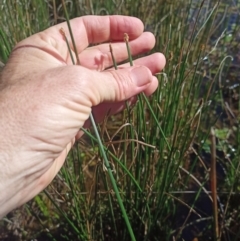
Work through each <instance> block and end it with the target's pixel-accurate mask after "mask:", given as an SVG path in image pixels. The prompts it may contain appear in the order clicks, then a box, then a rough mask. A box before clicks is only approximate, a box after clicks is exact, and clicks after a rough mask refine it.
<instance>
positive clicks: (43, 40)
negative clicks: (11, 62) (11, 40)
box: [17, 16, 143, 60]
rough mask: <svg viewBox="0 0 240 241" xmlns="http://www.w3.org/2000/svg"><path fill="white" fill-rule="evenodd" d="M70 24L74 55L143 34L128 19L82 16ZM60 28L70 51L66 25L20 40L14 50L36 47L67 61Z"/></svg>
mask: <svg viewBox="0 0 240 241" xmlns="http://www.w3.org/2000/svg"><path fill="white" fill-rule="evenodd" d="M70 24H71V29H72V32H73V36H74V40H75V43H76V47H77V52H78V53H80V52H81V51H82V50H84V49H85V48H86V47H87V46H88V45H89V44H96V43H102V42H109V41H122V40H123V34H124V33H128V35H129V38H130V40H132V39H136V38H137V37H139V36H140V35H141V34H142V32H143V23H142V22H141V21H140V20H139V19H137V18H134V17H128V16H84V17H80V18H75V19H72V20H71V21H70ZM61 29H63V30H64V32H65V34H66V37H67V39H68V41H69V44H70V47H71V49H73V43H72V41H71V38H70V34H69V31H68V27H67V23H66V22H64V23H61V24H58V25H56V26H53V27H51V28H48V29H46V30H45V31H43V32H40V33H38V34H35V35H33V36H31V37H29V38H27V39H25V40H23V41H22V42H20V43H19V44H18V45H17V47H18V48H19V47H21V46H30V47H38V48H40V49H42V50H44V51H48V52H49V53H50V54H53V53H54V52H55V53H58V54H59V55H60V56H61V57H62V58H63V59H64V60H67V59H68V57H69V56H68V49H67V45H66V41H65V38H64V36H63V35H62V34H61V32H60V30H61Z"/></svg>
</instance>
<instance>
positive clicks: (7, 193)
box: [0, 16, 165, 217]
mask: <svg viewBox="0 0 240 241" xmlns="http://www.w3.org/2000/svg"><path fill="white" fill-rule="evenodd" d="M71 27H72V31H73V34H74V38H75V42H76V45H77V51H78V56H79V59H80V64H81V65H80V66H73V65H72V62H71V58H70V56H69V52H68V49H67V45H66V42H65V40H64V38H63V35H62V34H61V33H60V29H61V28H62V29H64V31H65V32H66V36H67V38H68V39H69V41H70V35H69V32H68V28H67V24H66V23H62V24H59V25H56V26H54V27H51V28H49V29H47V30H45V31H43V32H40V33H38V34H35V35H33V36H31V37H29V38H27V39H25V40H23V41H22V42H20V43H19V44H17V46H16V47H15V48H14V50H13V52H12V54H11V56H10V58H9V61H8V63H7V64H6V66H5V68H4V70H3V72H2V74H1V76H0V133H1V138H0V166H1V168H0V193H1V195H0V217H4V216H5V215H6V214H7V213H8V212H10V211H11V210H13V209H14V208H16V207H18V206H20V205H22V204H24V203H26V202H27V201H29V200H30V199H32V198H33V197H34V196H36V195H37V194H38V193H39V192H41V191H42V190H43V189H44V188H45V187H46V186H47V185H49V183H50V182H51V181H52V180H53V178H54V177H55V176H56V174H57V173H58V171H59V170H60V168H61V167H62V165H63V163H64V161H65V159H66V156H67V154H68V152H69V151H70V149H71V147H72V146H73V144H74V142H75V141H76V140H77V139H78V138H80V137H81V135H82V132H81V131H80V129H81V127H83V126H88V125H89V120H88V119H89V115H90V113H91V112H93V116H94V117H95V119H96V120H97V121H101V120H102V119H103V118H104V116H105V115H106V114H107V113H109V112H110V114H114V113H117V112H119V111H121V110H122V109H123V108H124V105H125V101H126V100H129V101H130V102H134V101H135V98H136V95H137V94H139V93H141V92H144V93H145V94H146V95H151V94H152V93H153V92H154V91H155V90H156V88H157V86H158V80H157V78H156V77H155V76H154V75H155V74H156V73H159V72H160V71H161V70H162V69H163V68H164V65H165V57H164V56H163V55H162V54H161V53H155V54H152V55H150V56H147V57H144V58H140V59H137V60H135V61H134V67H129V65H123V66H120V68H119V69H118V70H114V68H111V69H108V68H110V67H111V66H112V65H113V63H112V59H111V54H110V52H109V45H108V42H109V41H111V42H112V47H113V51H114V56H115V59H116V61H117V62H121V61H123V60H125V59H127V51H126V46H125V43H124V42H123V36H124V33H128V35H129V44H130V48H131V51H132V55H137V54H141V53H145V52H147V51H149V50H151V49H152V48H153V46H154V44H155V38H154V36H153V35H152V34H151V33H148V32H143V23H142V22H141V21H140V20H139V19H137V18H133V17H124V16H104V17H100V16H85V17H81V18H76V19H73V20H71ZM70 42H71V41H70ZM99 43H102V44H99ZM89 44H98V45H96V46H94V47H88V46H89ZM72 49H73V47H72ZM105 69H108V70H105Z"/></svg>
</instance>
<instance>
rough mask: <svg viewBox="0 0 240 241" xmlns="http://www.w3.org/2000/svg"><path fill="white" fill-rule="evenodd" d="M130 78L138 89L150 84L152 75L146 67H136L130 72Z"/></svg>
mask: <svg viewBox="0 0 240 241" xmlns="http://www.w3.org/2000/svg"><path fill="white" fill-rule="evenodd" d="M131 77H132V79H133V81H134V83H135V85H136V86H138V87H140V86H143V85H146V84H148V83H150V82H151V79H152V75H151V72H150V70H149V69H148V68H146V67H136V68H134V69H132V70H131Z"/></svg>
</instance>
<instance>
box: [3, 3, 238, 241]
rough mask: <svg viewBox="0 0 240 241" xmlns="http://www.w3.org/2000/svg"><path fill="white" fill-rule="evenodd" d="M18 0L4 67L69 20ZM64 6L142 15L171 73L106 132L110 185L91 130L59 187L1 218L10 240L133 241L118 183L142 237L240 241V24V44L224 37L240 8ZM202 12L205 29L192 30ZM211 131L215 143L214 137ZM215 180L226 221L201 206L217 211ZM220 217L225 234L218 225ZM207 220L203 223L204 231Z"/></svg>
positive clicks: (7, 27)
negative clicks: (21, 47)
mask: <svg viewBox="0 0 240 241" xmlns="http://www.w3.org/2000/svg"><path fill="white" fill-rule="evenodd" d="M19 2H21V3H22V4H16V1H8V2H7V3H5V4H4V5H3V4H2V6H1V4H0V7H1V13H0V20H1V26H0V42H1V45H0V46H1V52H0V53H1V55H0V60H1V61H2V62H4V63H5V62H6V61H7V58H8V56H9V53H10V50H11V48H12V47H13V46H14V44H15V43H16V42H18V41H20V40H21V39H23V38H25V37H27V36H29V35H31V34H33V33H35V32H38V31H40V30H42V29H45V28H47V27H48V26H50V25H52V24H54V23H56V22H61V21H63V18H64V13H63V12H64V11H63V8H62V5H61V1H57V0H56V1H47V3H46V4H45V3H44V2H43V1H42V2H41V4H39V1H34V0H33V1H27V0H25V1H24V0H22V1H19ZM54 6H56V7H54ZM66 6H67V9H68V14H69V17H70V18H72V17H75V16H82V15H86V14H100V15H105V14H126V15H131V16H137V17H140V18H141V19H142V20H143V22H144V23H145V27H146V29H150V30H151V31H153V32H154V34H155V36H156V39H157V43H156V46H155V48H154V50H153V52H155V51H160V52H163V53H164V54H165V56H166V58H167V65H166V67H165V69H164V71H163V72H162V73H159V75H158V79H159V88H158V90H157V91H156V93H155V94H154V95H153V96H151V97H150V98H149V99H148V101H147V100H146V99H145V98H144V96H140V97H139V99H138V102H137V104H136V105H135V107H130V106H129V107H128V108H127V109H126V110H125V111H124V112H123V113H121V114H118V115H117V116H113V117H109V118H106V120H105V121H104V122H103V123H101V124H99V125H98V132H99V133H100V137H101V141H102V142H103V149H104V151H105V153H106V154H107V158H108V161H109V165H107V167H108V169H110V173H111V174H110V176H109V173H108V172H107V171H106V169H105V166H106V163H105V164H104V161H103V157H102V152H101V145H99V140H98V139H97V137H96V135H95V131H94V130H92V129H90V130H84V131H85V132H86V133H85V136H84V137H83V138H82V139H81V140H80V141H79V143H77V144H76V145H75V146H74V148H73V150H72V151H71V153H70V154H69V156H68V158H67V161H66V163H65V165H64V167H63V168H62V169H61V171H60V173H59V175H58V176H57V177H56V178H55V180H54V181H53V183H52V184H51V185H50V186H49V187H48V188H47V189H46V190H45V191H44V192H43V193H41V194H40V195H39V196H38V197H36V198H35V199H34V200H33V201H31V202H29V203H28V204H26V205H25V206H24V207H22V208H20V209H18V210H16V211H14V212H13V213H12V214H10V215H8V216H7V217H6V218H5V219H3V221H1V223H0V228H2V229H3V230H4V232H3V233H5V234H6V235H8V237H14V238H15V240H30V239H34V238H36V239H38V238H40V237H42V238H44V240H134V239H133V237H132V238H130V235H129V227H128V225H126V218H125V219H124V217H123V212H122V210H121V208H120V207H119V200H118V199H117V195H116V189H113V186H112V178H113V179H114V181H115V182H116V185H117V189H118V190H119V194H120V198H121V201H122V203H123V205H124V208H125V210H126V215H127V219H128V220H129V222H130V225H131V229H132V230H133V234H134V236H135V239H136V240H146V241H147V240H174V239H173V237H175V239H176V240H181V239H180V238H181V235H182V233H184V232H187V233H188V234H189V235H190V234H192V237H193V238H194V237H198V239H199V240H208V239H209V238H212V239H211V240H214V236H215V240H227V241H228V240H234V239H235V240H239V239H240V232H239V230H238V229H239V228H238V227H239V225H240V217H239V211H240V208H239V204H238V203H239V201H238V200H239V193H240V178H239V174H240V173H239V155H240V148H239V141H240V135H239V127H238V126H239V125H238V119H239V103H238V102H239V98H238V95H239V88H232V89H231V88H228V87H227V85H229V86H230V87H231V86H233V83H235V82H234V81H235V80H236V79H237V78H236V76H234V75H233V74H232V72H233V71H236V72H237V71H238V69H237V68H235V69H234V67H233V64H232V61H231V57H230V56H231V55H233V54H234V53H235V52H236V50H237V49H238V47H239V46H238V41H237V34H238V29H237V27H236V26H237V24H236V26H235V27H233V29H232V30H231V31H232V32H231V34H232V35H230V33H229V32H228V31H224V32H223V30H220V29H221V28H220V26H226V27H227V26H228V22H229V21H230V20H229V16H230V13H232V12H236V13H238V11H237V10H236V9H237V8H236V7H228V5H227V4H226V3H224V2H221V1H220V2H217V1H211V6H208V1H202V3H201V2H199V3H198V4H195V2H194V1H174V2H173V1H159V0H157V1H155V2H151V1H126V2H120V1H119V2H118V1H113V0H108V1H89V2H88V3H84V2H81V3H80V4H78V1H74V0H72V1H69V3H68V4H66ZM193 12H194V17H195V22H194V21H190V16H191V15H192V14H193ZM13 13H14V14H13ZM15 16H17V17H15ZM15 19H18V21H16V20H15ZM220 22H221V24H219V23H220ZM126 51H127V47H126ZM113 53H114V49H113ZM126 61H128V60H126ZM80 63H81V60H80ZM226 79H229V82H227V81H225V80H226ZM217 110H218V111H217ZM212 127H214V128H215V136H216V144H214V142H213V141H212V140H211V138H210V130H211V128H212ZM214 152H216V158H215V160H216V161H217V168H216V171H217V173H218V175H220V174H221V173H222V172H223V170H224V172H225V174H222V175H224V177H220V176H218V177H217V178H216V177H214V176H213V177H212V176H210V172H209V168H210V166H211V164H212V161H213V158H211V157H213V154H214ZM223 167H224V168H223ZM111 175H112V178H111ZM210 179H211V180H210ZM213 180H217V192H218V193H217V194H218V200H220V202H221V204H223V206H222V210H221V209H220V208H218V216H216V215H215V216H213V214H212V213H211V212H210V213H205V212H204V211H201V210H200V207H199V205H201V204H204V205H203V206H209V208H210V209H211V208H212V202H211V198H212V197H211V193H209V192H210V191H211V189H210V181H213ZM213 191H216V190H213ZM203 198H204V199H203ZM218 205H219V203H218ZM214 207H216V204H215V206H214ZM219 207H220V206H219ZM193 214H194V215H195V217H196V218H195V219H192V215H193ZM216 219H218V223H219V232H217V231H216V229H214V228H213V227H214V223H216ZM25 220H30V221H28V222H26V221H25ZM16 223H18V224H19V226H20V227H16ZM199 223H203V224H204V228H203V229H201V230H198V229H197V228H198V226H197V225H198V224H199ZM7 227H8V228H9V231H7ZM187 228H188V229H187ZM16 230H17V231H16ZM14 231H15V233H16V235H15V236H14V235H13V232H14ZM10 234H12V236H11V235H10ZM217 236H220V237H219V239H218V237H217ZM0 237H1V236H0ZM193 238H192V239H193ZM8 240H10V239H8Z"/></svg>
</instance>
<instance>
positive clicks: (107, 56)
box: [69, 32, 155, 71]
mask: <svg viewBox="0 0 240 241" xmlns="http://www.w3.org/2000/svg"><path fill="white" fill-rule="evenodd" d="M154 45H155V37H154V36H153V34H152V33H150V32H144V33H143V34H142V35H141V36H139V37H138V38H137V39H134V40H132V41H130V42H129V47H130V49H131V54H132V56H135V55H139V54H143V53H146V52H148V51H149V50H151V49H152V48H153V47H154ZM111 46H112V51H113V55H114V58H115V60H116V62H118V63H120V62H122V61H124V60H126V59H127V58H128V52H127V48H126V43H125V42H124V40H123V36H122V39H121V42H117V43H116V42H115V43H111ZM79 57H80V60H81V65H82V66H84V67H87V68H90V69H96V70H100V71H102V70H104V69H106V68H109V67H111V66H112V65H113V61H112V56H111V52H110V48H109V43H106V44H101V45H97V46H94V47H90V48H87V49H85V50H84V51H83V52H82V53H81V54H80V55H79ZM69 61H70V60H69Z"/></svg>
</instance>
